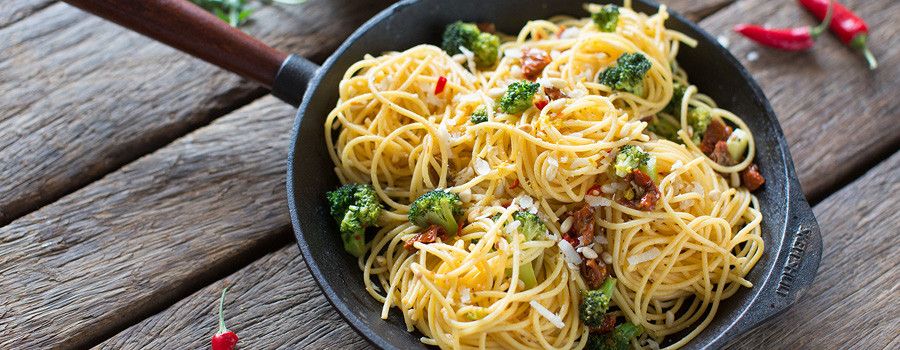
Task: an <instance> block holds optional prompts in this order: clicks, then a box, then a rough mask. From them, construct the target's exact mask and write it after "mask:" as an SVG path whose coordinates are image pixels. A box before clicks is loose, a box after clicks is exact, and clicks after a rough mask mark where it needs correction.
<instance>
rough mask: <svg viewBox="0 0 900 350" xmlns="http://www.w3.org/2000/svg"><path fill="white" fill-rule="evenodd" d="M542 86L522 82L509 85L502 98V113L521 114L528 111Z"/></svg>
mask: <svg viewBox="0 0 900 350" xmlns="http://www.w3.org/2000/svg"><path fill="white" fill-rule="evenodd" d="M539 86H541V84H538V83H532V82H529V81H527V80H522V81H519V82H515V83H512V84H509V86H508V87H507V88H506V92H504V93H503V97H500V111H501V112H503V113H507V114H513V113H519V112H521V111H524V110H526V109H528V107H530V106H531V104H532V102H533V101H534V94H536V93H537V91H538V87H539Z"/></svg>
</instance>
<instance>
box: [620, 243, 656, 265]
mask: <svg viewBox="0 0 900 350" xmlns="http://www.w3.org/2000/svg"><path fill="white" fill-rule="evenodd" d="M659 253H660V251H659V249H656V247H651V248H650V249H647V251H645V252H643V253H640V254H635V255H632V256H629V257H628V259H626V260H628V264H629V265H632V266H634V265H637V264H640V263H642V262H645V261H650V260H653V259H656V257H658V256H659Z"/></svg>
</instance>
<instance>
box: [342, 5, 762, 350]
mask: <svg viewBox="0 0 900 350" xmlns="http://www.w3.org/2000/svg"><path fill="white" fill-rule="evenodd" d="M587 9H588V10H589V11H590V12H591V13H592V14H594V15H593V16H592V17H590V18H571V17H554V18H550V19H547V20H534V21H531V22H529V23H528V24H527V25H526V26H525V27H524V28H522V30H521V31H520V32H519V33H518V35H516V36H505V35H503V34H493V33H490V27H488V26H483V25H482V26H479V25H476V24H465V23H462V22H460V23H455V24H453V25H451V27H452V28H453V29H452V30H454V32H452V33H451V32H450V30H451V29H450V27H448V33H451V34H452V35H450V36H449V37H450V38H451V39H453V40H455V41H452V42H453V45H457V44H458V45H460V46H459V47H458V48H457V50H454V49H453V47H452V46H450V47H446V45H445V47H436V46H431V45H420V46H416V47H413V48H410V49H408V50H405V51H403V52H388V53H384V54H382V55H380V56H377V57H376V56H371V55H369V56H366V57H364V59H363V60H361V61H359V62H357V63H356V64H354V65H353V66H351V67H350V68H349V69H348V70H347V73H346V74H345V76H344V79H343V81H342V82H341V84H340V99H339V101H338V103H337V106H336V107H335V109H334V110H332V111H331V113H330V114H329V115H328V117H327V119H326V123H325V125H324V129H325V135H326V141H327V142H328V146H329V152H330V155H331V157H332V160H333V161H334V164H335V173H336V174H337V176H338V177H339V179H340V180H341V182H342V183H344V184H345V186H364V187H365V188H362V187H354V190H359V191H362V192H359V193H356V194H354V193H355V192H350V191H349V190H347V189H345V191H344V192H340V196H338V192H339V190H336V191H335V192H334V193H335V194H329V196H330V197H329V199H331V198H338V197H340V198H343V199H342V200H341V201H338V202H339V203H337V204H339V205H336V204H335V203H336V202H333V204H332V205H333V207H332V214H333V215H334V216H335V220H336V222H337V223H338V224H339V225H340V230H341V238H342V239H344V243H345V247H346V248H347V249H348V252H351V253H352V254H354V255H357V256H358V265H359V268H360V270H361V271H362V275H363V278H364V281H365V283H366V286H367V290H368V291H369V293H370V294H371V295H372V297H373V298H375V299H376V300H378V301H379V302H381V303H383V310H382V317H384V318H387V315H388V314H389V312H391V310H392V309H396V310H398V311H399V312H400V313H401V314H402V315H403V317H404V320H405V323H406V325H407V328H408V329H409V330H410V331H414V330H418V331H419V332H421V334H422V335H423V337H422V338H421V340H422V342H423V343H425V344H430V345H436V346H439V347H440V348H445V349H476V348H497V349H585V348H586V349H606V348H610V347H613V348H622V347H625V348H628V347H634V348H658V347H659V346H660V344H664V345H665V346H668V347H670V348H678V347H680V346H683V345H685V344H687V342H689V341H690V339H692V338H693V337H695V336H696V335H697V334H699V333H700V332H701V331H702V330H703V329H704V328H705V327H706V326H707V325H708V324H709V322H710V321H711V320H712V319H713V317H715V314H716V311H717V309H718V307H719V303H720V302H721V301H722V300H724V299H726V298H728V297H730V296H732V295H733V294H734V293H736V292H737V291H738V290H739V289H740V288H741V287H745V288H751V287H752V283H751V282H749V281H748V280H747V279H746V276H747V274H748V273H749V271H750V269H751V268H752V267H753V266H754V265H755V264H756V262H757V261H758V260H759V259H760V257H761V255H762V251H763V246H764V242H763V240H762V238H761V235H760V223H761V221H762V219H763V218H762V215H761V214H760V212H759V210H758V208H759V203H758V201H757V200H756V197H755V196H754V195H753V194H752V193H751V190H753V189H756V188H758V187H759V186H761V184H762V183H763V182H764V181H763V179H762V177H761V175H759V173H758V169H756V167H755V165H753V158H754V156H755V144H754V142H753V135H752V134H751V133H750V131H749V129H748V128H747V127H746V125H745V124H744V123H743V121H742V120H741V118H740V117H738V116H736V115H734V114H732V113H730V112H728V111H727V110H725V109H722V108H719V107H718V106H717V105H716V103H715V101H714V100H713V99H711V98H710V97H708V96H706V95H703V94H701V93H699V92H698V91H697V88H696V87H695V86H692V85H690V83H689V82H688V79H687V75H686V74H685V73H684V71H683V70H681V69H680V68H679V67H678V64H677V62H676V61H675V59H674V58H675V56H676V55H677V51H678V47H679V45H681V44H686V45H694V44H695V41H693V40H692V39H691V38H689V37H686V36H685V35H683V34H681V33H678V32H676V31H672V30H669V29H667V28H665V26H664V22H665V19H666V18H667V16H668V15H667V13H666V11H665V8H664V7H662V8H661V9H660V11H659V12H658V13H656V14H653V15H647V14H643V13H637V12H634V11H632V10H631V9H630V8H628V7H621V8H618V7H616V8H615V9H614V10H615V11H614V13H613V8H612V7H610V6H609V5H607V6H603V7H600V6H595V5H590V6H588V7H587ZM613 14H614V15H615V16H613ZM613 17H615V21H614V22H612V19H611V18H613ZM601 22H602V23H601ZM447 35H448V34H447V33H445V39H446V38H447V37H448V36H447ZM467 35H468V36H467ZM491 36H494V38H496V39H493V38H491ZM445 41H446V40H445ZM445 43H446V42H445ZM492 43H495V45H496V47H495V48H493V49H492V48H491V47H490V46H486V45H492ZM467 45H468V47H467ZM490 55H495V56H494V58H493V60H491V59H489V58H490V57H491V56H490ZM360 198H366V199H367V200H369V201H370V203H369V206H366V205H363V204H360V203H359V202H354V201H357V200H359V199H360ZM371 202H378V204H377V206H376V205H372V204H371ZM375 227H378V228H375ZM366 230H368V233H367V234H366ZM336 239H337V238H336ZM673 334H678V335H679V337H678V338H677V339H675V338H674V337H672V335H673ZM667 337H668V338H667Z"/></svg>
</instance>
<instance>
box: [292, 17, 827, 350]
mask: <svg viewBox="0 0 900 350" xmlns="http://www.w3.org/2000/svg"><path fill="white" fill-rule="evenodd" d="M420 2H424V1H422V0H404V1H401V2H398V3H395V4H393V5H391V6H390V7H388V8H386V9H384V10H382V11H381V12H379V13H378V14H377V15H375V16H374V17H372V18H371V19H369V20H368V21H366V22H365V23H364V24H363V25H362V26H360V27H359V28H357V29H356V30H355V31H354V32H353V33H352V34H351V35H350V36H349V37H348V38H347V39H346V40H345V41H344V42H343V43H342V44H341V46H340V47H339V48H338V49H337V50H335V52H334V53H333V54H332V55H331V56H329V57H328V59H327V60H326V61H325V62H324V63H323V64H322V67H321V68H320V69H319V70H318V71H317V73H316V75H315V77H314V78H313V79H312V80H311V81H310V83H309V87H308V89H307V90H306V92H305V94H304V97H303V102H302V103H301V105H300V107H299V109H298V111H297V114H296V116H295V122H294V125H293V128H292V135H291V147H290V149H289V151H288V169H287V192H288V193H287V195H288V205H289V209H290V215H291V222H292V225H293V229H294V233H295V236H296V238H297V242H298V246H299V248H300V250H301V253H302V255H303V258H304V260H305V262H306V265H307V268H308V269H309V270H310V272H311V273H312V274H313V277H314V280H315V281H316V284H317V285H318V286H319V287H320V289H321V290H322V292H323V293H324V294H325V296H326V299H327V300H328V301H329V303H330V304H331V305H332V306H333V307H335V308H336V309H337V310H338V313H339V314H340V315H341V317H342V318H343V319H344V320H345V321H346V322H347V323H348V324H349V325H350V327H351V328H353V329H354V330H355V331H356V332H358V333H359V334H360V335H362V336H363V337H364V338H366V339H367V340H368V341H369V342H371V343H372V344H373V345H375V346H378V347H380V348H383V349H396V347H394V346H393V345H392V344H390V343H388V342H387V341H386V340H385V339H384V338H383V337H382V336H381V335H380V334H378V333H376V332H374V331H373V330H372V329H371V328H369V327H367V326H366V325H365V323H364V322H363V321H362V320H361V319H360V318H359V316H357V315H356V314H355V313H354V312H353V311H352V310H351V309H350V308H349V307H348V306H347V304H346V301H345V300H343V299H340V298H339V297H338V295H337V294H336V293H335V290H334V288H333V286H332V285H331V284H329V282H328V281H327V280H326V279H325V278H324V276H323V270H322V268H321V267H320V266H319V264H317V262H316V258H315V257H314V256H313V254H312V252H311V249H310V246H309V244H308V242H307V240H306V239H305V238H304V234H303V231H302V230H301V226H302V225H301V223H300V218H299V215H298V210H297V209H298V208H297V202H296V201H297V198H296V196H295V195H296V191H295V190H296V187H295V186H294V185H295V183H294V182H295V179H294V171H295V164H294V162H295V160H296V158H295V155H296V154H295V152H296V147H297V144H298V134H299V133H300V129H301V124H302V119H303V117H304V114H305V112H306V111H307V108H308V107H309V104H310V103H311V101H312V97H313V95H314V94H315V93H316V91H318V89H319V88H320V87H322V86H321V83H322V80H323V79H324V77H325V75H326V74H327V73H328V72H329V71H330V70H331V69H332V68H333V67H334V65H335V63H336V62H337V61H338V59H339V58H341V57H343V56H344V54H345V53H346V51H347V50H348V49H349V48H350V47H351V46H352V45H353V44H354V43H356V41H357V40H358V39H359V38H360V37H362V36H363V35H365V34H366V33H368V32H369V30H371V29H372V28H373V27H374V26H376V25H378V24H379V23H380V22H382V21H384V20H385V19H388V18H390V17H391V16H394V15H395V14H396V13H397V12H398V11H400V10H401V9H403V8H405V7H407V6H411V5H415V4H417V3H420ZM635 3H640V4H642V6H649V7H653V8H659V6H660V5H659V4H658V3H656V2H654V1H648V0H636V1H635ZM668 11H669V15H670V19H675V20H676V21H678V22H680V23H681V24H683V25H686V26H688V27H690V28H691V29H693V30H694V31H695V32H696V33H698V35H700V36H702V37H703V38H702V40H705V41H707V42H715V39H714V38H713V37H712V36H711V35H710V34H709V33H707V32H706V31H705V30H703V29H702V28H701V27H700V26H699V25H698V24H696V23H695V22H693V21H690V20H687V19H686V18H684V17H683V16H681V15H680V14H679V13H677V12H676V11H672V10H671V9H669V10H668ZM698 39H699V38H698ZM716 50H717V51H719V52H718V53H719V54H720V56H721V57H718V58H717V59H719V58H722V59H724V60H725V63H726V64H727V65H729V66H731V67H734V68H736V69H737V71H738V74H740V76H741V78H742V79H743V82H745V83H746V84H747V86H748V87H749V89H750V90H751V91H752V93H753V95H754V96H750V97H749V98H751V99H753V100H756V101H762V104H763V105H762V106H760V107H761V109H762V110H763V111H765V116H763V117H764V118H767V119H771V120H770V122H771V124H772V126H773V127H772V130H770V131H771V132H772V133H773V136H774V137H775V138H776V139H777V141H778V142H777V146H776V147H774V148H775V149H777V151H778V152H780V153H781V154H780V155H779V156H778V157H776V158H777V159H778V160H779V161H780V163H783V164H780V166H783V167H784V168H783V169H784V171H783V173H779V174H773V175H778V176H779V177H781V178H783V179H785V182H784V184H783V186H784V189H783V190H784V193H785V198H786V200H787V210H786V211H785V215H787V216H788V217H787V218H784V220H783V223H782V222H781V221H779V222H780V223H782V224H781V225H779V227H778V228H779V229H778V230H776V231H775V232H773V234H783V235H785V238H787V236H788V235H789V234H790V232H788V231H789V230H791V227H792V226H794V224H796V223H794V222H792V221H791V218H790V214H791V212H794V214H795V217H796V216H797V215H808V216H811V222H812V225H813V226H814V227H813V228H812V229H813V231H814V233H815V235H818V234H819V233H818V227H817V225H816V223H815V217H814V216H813V214H812V212H811V210H809V206H808V203H807V202H806V199H805V197H804V196H803V193H802V191H801V190H800V185H799V181H798V180H797V176H796V170H795V169H794V164H793V161H792V160H791V156H790V152H789V149H788V145H787V142H786V140H785V138H784V133H783V130H782V129H781V125H780V123H779V122H778V120H777V118H776V116H775V113H774V111H773V110H772V107H771V105H770V104H769V100H768V98H766V96H765V95H764V93H763V92H762V89H761V88H760V87H759V85H758V84H757V82H756V81H755V80H754V79H753V77H752V76H751V75H750V74H749V72H748V71H747V70H746V68H745V67H744V66H743V65H741V64H740V62H739V61H738V60H737V59H736V58H735V57H734V56H733V55H732V54H731V53H730V52H729V51H728V50H727V49H725V48H723V47H721V46H718V47H716ZM794 209H795V210H794ZM797 211H799V214H797ZM805 223H806V224H809V220H807V222H805ZM818 243H819V248H818V250H819V252H821V239H819V242H818ZM790 244H791V242H790V240H789V239H783V240H782V242H781V245H780V246H777V247H771V249H772V250H771V252H770V251H768V247H767V249H766V250H767V252H766V253H767V254H768V253H772V256H771V259H772V260H771V261H772V262H771V265H770V266H765V267H764V268H765V271H763V272H762V275H761V276H760V281H762V283H761V284H760V285H759V286H754V288H752V289H750V291H749V292H748V293H747V295H746V297H745V298H747V299H749V300H750V303H749V304H748V305H747V306H746V307H743V308H741V309H740V311H739V312H738V313H737V315H736V317H735V318H734V319H733V320H731V322H730V323H729V324H728V326H727V327H726V328H725V329H724V330H722V331H721V332H719V333H718V334H716V335H715V336H713V337H711V338H710V339H709V341H708V342H706V343H705V344H690V343H689V344H688V347H687V348H694V347H695V346H693V345H699V347H701V348H718V347H722V346H724V345H726V344H727V343H728V342H729V341H731V340H734V339H731V338H735V335H737V334H742V333H743V332H746V331H749V329H752V328H754V327H755V326H757V325H759V324H760V323H762V322H763V321H764V320H765V319H768V318H769V317H771V316H774V315H775V314H777V313H779V312H783V311H784V310H786V309H787V307H789V306H790V304H792V303H793V302H792V301H791V303H788V304H787V305H785V306H783V307H781V308H779V309H777V310H771V312H769V313H767V314H766V313H763V314H761V317H757V318H756V319H754V320H751V322H752V323H753V324H752V325H749V326H748V325H746V324H739V322H740V321H742V320H743V319H744V317H745V316H747V315H748V314H751V313H752V312H753V311H754V309H753V308H754V306H755V305H756V300H757V299H758V298H759V297H760V296H761V295H763V293H764V290H763V288H767V287H772V285H773V281H775V280H776V278H775V277H777V276H776V273H777V272H778V270H779V269H781V268H783V265H784V264H786V263H787V261H786V258H785V255H786V249H785V246H787V245H790ZM814 258H815V256H814ZM814 265H815V267H817V266H818V259H817V258H816V259H815V261H814ZM760 267H762V266H757V267H756V268H760ZM813 271H815V269H813ZM813 276H814V275H813ZM775 282H777V281H775ZM773 305H774V304H773ZM773 307H774V306H773ZM385 322H387V321H385ZM740 328H743V329H741V332H737V334H735V330H738V329H740ZM701 334H702V333H701Z"/></svg>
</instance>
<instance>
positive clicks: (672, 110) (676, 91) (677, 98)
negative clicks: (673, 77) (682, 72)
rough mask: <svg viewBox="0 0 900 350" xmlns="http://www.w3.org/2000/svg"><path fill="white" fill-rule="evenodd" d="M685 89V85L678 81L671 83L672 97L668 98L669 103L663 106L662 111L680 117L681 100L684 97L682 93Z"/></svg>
mask: <svg viewBox="0 0 900 350" xmlns="http://www.w3.org/2000/svg"><path fill="white" fill-rule="evenodd" d="M686 90H687V86H684V85H682V84H681V83H679V82H675V83H673V85H672V99H671V100H669V104H667V105H666V107H665V108H663V110H662V111H663V112H665V113H668V114H671V115H673V116H675V117H676V118H680V117H681V100H683V99H684V93H685V91H686Z"/></svg>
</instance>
